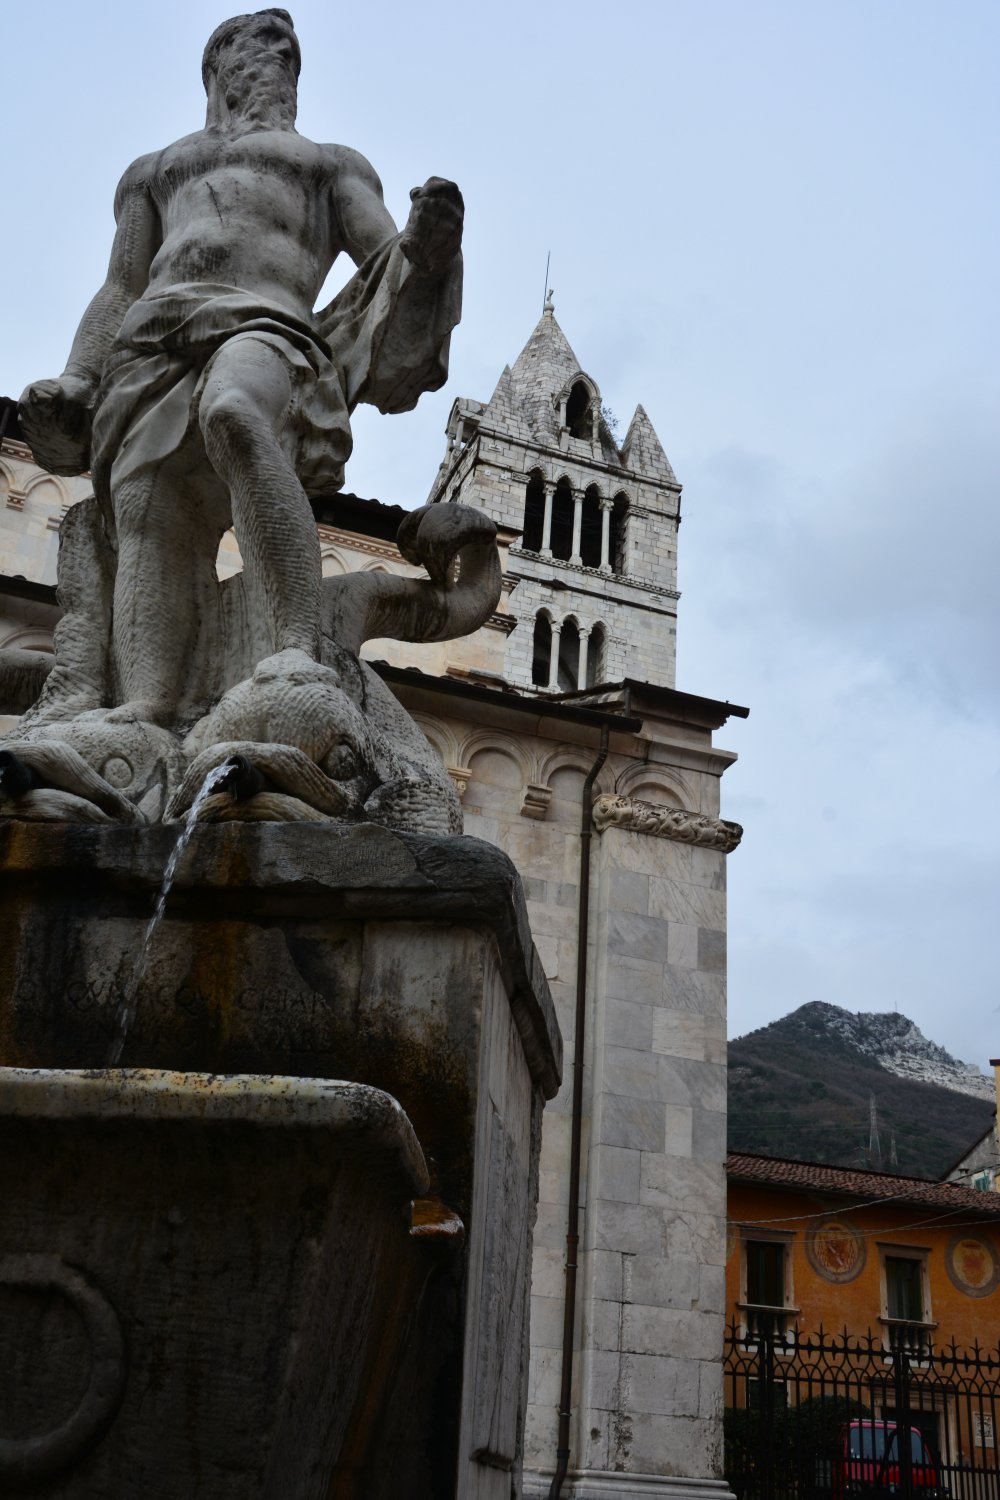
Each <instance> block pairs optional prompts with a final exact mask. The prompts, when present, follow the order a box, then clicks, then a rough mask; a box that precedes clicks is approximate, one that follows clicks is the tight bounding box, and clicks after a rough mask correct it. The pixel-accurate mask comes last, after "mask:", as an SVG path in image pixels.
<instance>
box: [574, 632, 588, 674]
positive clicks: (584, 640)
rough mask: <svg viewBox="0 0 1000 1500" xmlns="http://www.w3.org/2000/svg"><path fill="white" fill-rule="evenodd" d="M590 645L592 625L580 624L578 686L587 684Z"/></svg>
mask: <svg viewBox="0 0 1000 1500" xmlns="http://www.w3.org/2000/svg"><path fill="white" fill-rule="evenodd" d="M589 645H590V626H589V625H581V626H580V665H579V667H578V668H577V673H576V685H577V687H578V688H585V687H586V686H587V650H588V647H589Z"/></svg>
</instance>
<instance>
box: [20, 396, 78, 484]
mask: <svg viewBox="0 0 1000 1500" xmlns="http://www.w3.org/2000/svg"><path fill="white" fill-rule="evenodd" d="M96 386H97V382H96V381H95V380H89V379H86V378H85V377H83V376H80V375H60V377H59V379H58V380H36V381H34V382H33V384H31V385H29V386H28V388H27V390H26V391H25V392H24V394H23V396H22V397H21V399H20V401H19V402H18V416H19V419H20V423H21V431H22V432H23V433H24V435H25V437H26V438H27V440H28V443H29V445H30V447H31V449H32V451H33V453H34V455H35V457H36V459H37V460H38V461H39V463H40V464H41V465H42V466H43V468H46V469H48V470H49V472H50V473H51V474H81V473H83V472H84V471H85V470H86V469H87V468H88V467H89V463H90V412H91V406H92V404H93V400H94V392H95V389H96Z"/></svg>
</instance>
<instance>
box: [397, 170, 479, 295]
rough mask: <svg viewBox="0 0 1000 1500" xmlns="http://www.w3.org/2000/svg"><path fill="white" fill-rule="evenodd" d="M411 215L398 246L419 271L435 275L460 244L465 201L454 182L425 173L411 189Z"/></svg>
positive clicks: (449, 259) (452, 256) (441, 269)
mask: <svg viewBox="0 0 1000 1500" xmlns="http://www.w3.org/2000/svg"><path fill="white" fill-rule="evenodd" d="M410 203H411V205H412V206H411V208H410V216H409V218H408V219H407V221H406V228H405V229H404V230H403V233H402V236H401V238H400V248H401V250H402V252H403V254H404V255H405V256H406V258H407V260H408V261H409V262H410V264H411V265H412V266H414V267H415V268H416V269H417V270H418V271H423V272H424V273H425V274H427V275H434V274H436V273H437V272H439V271H443V270H445V268H446V267H447V266H448V265H449V264H450V263H451V262H452V261H453V260H454V258H455V256H456V255H457V254H458V252H459V249H460V248H461V244H462V221H463V219H464V217H465V204H464V202H463V201H462V195H461V193H460V192H459V190H458V188H457V187H456V186H455V184H454V183H453V182H447V181H446V180H445V178H443V177H428V179H427V181H426V182H425V183H424V185H423V187H417V188H414V189H413V191H412V192H411V193H410Z"/></svg>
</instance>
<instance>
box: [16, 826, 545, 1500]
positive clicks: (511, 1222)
mask: <svg viewBox="0 0 1000 1500" xmlns="http://www.w3.org/2000/svg"><path fill="white" fill-rule="evenodd" d="M171 839H172V831H171V830H164V829H155V828H154V829H139V830H137V829H123V828H114V827H111V828H108V827H72V826H68V825H57V824H50V825H28V824H7V825H6V826H0V1062H2V1063H3V1064H6V1068H5V1069H2V1070H0V1130H2V1131H3V1132H4V1137H3V1147H2V1151H0V1155H2V1158H3V1173H4V1188H3V1192H4V1197H5V1200H6V1201H8V1202H11V1201H15V1202H17V1203H18V1205H19V1211H18V1214H17V1215H14V1216H11V1215H6V1216H5V1218H4V1220H3V1222H2V1224H0V1294H2V1295H3V1296H4V1297H6V1298H13V1299H14V1301H15V1303H16V1305H17V1306H18V1307H20V1308H21V1312H20V1313H19V1314H18V1319H16V1320H15V1321H14V1322H13V1323H8V1324H7V1325H6V1326H8V1327H9V1328H10V1329H11V1330H12V1332H11V1334H10V1335H9V1337H10V1338H12V1339H13V1342H14V1344H18V1340H19V1339H20V1340H21V1345H20V1346H19V1347H20V1352H18V1349H12V1350H11V1351H10V1352H9V1354H8V1355H7V1356H5V1359H4V1364H3V1369H4V1370H5V1371H6V1370H8V1369H10V1368H12V1365H11V1360H12V1359H13V1360H15V1361H20V1364H18V1365H17V1368H18V1369H23V1368H25V1360H26V1358H27V1355H26V1353H25V1348H26V1347H27V1346H26V1345H24V1340H26V1339H28V1338H29V1337H35V1334H33V1333H32V1330H36V1331H37V1339H38V1342H37V1349H38V1351H39V1354H40V1357H41V1359H42V1363H43V1366H44V1367H45V1368H48V1367H49V1365H50V1364H51V1366H52V1368H53V1370H55V1371H57V1372H58V1371H59V1370H61V1369H62V1363H60V1361H62V1354H61V1353H60V1352H59V1351H61V1350H62V1349H63V1348H64V1346H65V1347H69V1346H68V1345H66V1339H67V1338H68V1337H69V1335H68V1334H66V1333H65V1330H64V1329H63V1324H62V1323H60V1321H59V1320H60V1319H62V1320H63V1323H64V1322H65V1320H66V1318H67V1317H70V1314H69V1313H68V1312H67V1307H68V1305H69V1304H73V1305H74V1306H75V1305H76V1304H75V1303H73V1297H72V1294H71V1292H67V1291H66V1290H65V1287H64V1288H63V1289H61V1290H60V1288H59V1286H58V1285H56V1284H55V1283H53V1284H51V1285H48V1284H47V1285H46V1286H39V1285H35V1286H31V1287H27V1288H25V1286H24V1284H23V1282H18V1281H17V1277H18V1275H20V1274H22V1272H23V1267H22V1268H21V1270H20V1271H19V1269H18V1262H19V1261H23V1260H24V1258H25V1257H28V1258H29V1260H30V1259H31V1258H32V1257H34V1260H33V1261H32V1264H33V1265H34V1266H35V1269H36V1270H38V1271H39V1272H40V1274H41V1273H43V1272H46V1267H48V1270H51V1271H53V1274H55V1273H56V1272H59V1274H60V1275H61V1274H63V1273H62V1272H60V1271H59V1266H60V1265H63V1266H68V1267H70V1268H71V1274H72V1276H79V1277H82V1278H83V1282H84V1283H85V1284H86V1286H87V1287H89V1288H91V1290H92V1292H93V1295H94V1297H95V1298H96V1299H98V1302H100V1301H101V1299H103V1303H104V1304H106V1306H107V1307H108V1308H110V1309H112V1310H113V1311H112V1313H111V1314H109V1315H108V1317H107V1318H106V1319H105V1321H106V1322H107V1324H108V1327H111V1325H112V1321H115V1320H116V1321H117V1325H118V1327H119V1329H120V1345H121V1353H120V1359H119V1365H120V1369H121V1370H122V1371H123V1372H124V1373H123V1374H120V1376H117V1377H115V1378H116V1379H120V1382H121V1390H120V1394H119V1396H118V1397H117V1398H116V1401H117V1404H116V1405H115V1404H114V1402H111V1404H110V1405H109V1409H108V1411H107V1412H105V1413H104V1415H103V1416H101V1418H100V1420H99V1421H97V1422H96V1425H95V1426H94V1430H93V1431H92V1432H91V1433H90V1434H89V1436H88V1437H87V1439H86V1443H85V1444H84V1446H83V1448H82V1449H81V1450H80V1451H79V1452H77V1453H75V1454H73V1453H69V1452H68V1451H66V1452H63V1451H62V1450H60V1451H58V1452H56V1454H55V1457H52V1455H51V1454H50V1455H49V1457H48V1458H46V1459H45V1463H47V1464H49V1465H50V1466H51V1465H53V1464H54V1465H55V1467H54V1468H50V1472H51V1476H52V1477H51V1478H50V1479H49V1480H48V1482H47V1484H46V1488H45V1491H44V1492H45V1493H46V1494H47V1495H52V1496H58V1497H60V1500H63V1497H66V1500H77V1497H79V1500H91V1497H95V1500H96V1496H98V1495H107V1494H111V1493H122V1494H124V1493H128V1492H130V1491H131V1489H132V1488H133V1486H134V1489H135V1492H136V1493H148V1494H151V1495H154V1496H157V1497H159V1496H163V1497H167V1496H171V1497H172V1496H175V1495H176V1496H178V1497H180V1496H184V1497H205V1500H209V1497H211V1500H216V1497H220V1500H221V1497H227V1496H229V1495H230V1494H232V1495H234V1496H235V1495H236V1494H239V1495H240V1496H241V1497H253V1496H257V1495H259V1496H261V1497H264V1496H266V1497H268V1500H271V1497H272V1496H273V1497H274V1500H277V1497H278V1496H281V1497H282V1500H285V1497H287V1500H300V1497H301V1500H335V1497H343V1500H346V1497H349V1496H350V1497H355V1496H361V1495H363V1496H365V1500H381V1497H386V1500H388V1497H389V1496H390V1495H391V1496H393V1497H396V1500H408V1497H412V1500H418V1497H420V1500H432V1497H433V1500H436V1497H441V1500H445V1497H452V1496H461V1497H463V1500H465V1497H468V1500H479V1497H489V1500H494V1497H495V1500H501V1497H502V1500H509V1496H510V1494H511V1490H512V1486H513V1488H514V1490H515V1492H518V1491H519V1481H518V1478H517V1475H518V1470H519V1464H520V1432H521V1424H522V1419H523V1406H524V1397H525V1380H526V1361H527V1297H528V1268H529V1265H530V1249H531V1227H532V1223H533V1219H534V1204H535V1191H536V1183H537V1153H538V1140H539V1134H540V1123H541V1110H542V1106H543V1103H544V1100H545V1098H546V1097H550V1096H551V1095H552V1093H554V1091H555V1089H556V1087H557V1086H558V1076H559V1054H560V1043H559V1036H558V1029H557V1027H556V1024H555V1019H554V1013H553V1010H552V1006H551V1000H550V997H549V994H548V989H547V986H546V984H545V980H544V977H543V976H542V974H541V971H540V968H539V965H538V961H537V957H536V955H535V953H534V949H533V947H532V945H531V941H530V936H529V934H528V928H527V921H526V916H525V912H524V906H523V900H522V898H521V894H520V885H519V882H518V879H517V876H516V874H515V872H514V871H513V868H512V867H511V866H510V864H509V862H508V861H507V860H506V859H505V858H504V856H503V855H501V854H500V853H499V852H498V851H497V850H496V849H494V848H493V847H492V846H490V845H486V844H481V843H479V842H478V841H476V840H473V839H461V838H458V839H454V838H453V839H435V838H429V837H423V836H419V835H404V834H397V833H390V832H387V831H386V830H384V829H380V828H376V827H373V826H370V825H364V826H361V827H356V828H353V829H347V828H344V829H330V828H328V827H327V828H316V827H313V826H303V825H274V824H263V825H239V824H229V825H223V826H217V825H212V826H206V827H204V828H199V829H198V830H197V832H196V834H195V836H194V838H193V840H192V843H191V846H190V848H189V850H188V853H187V854H186V856H185V859H184V861H183V863H182V865H181V868H180V870H179V871H178V875H177V880H176V883H175V886H174V889H173V892H172V894H171V898H170V901H169V903H168V907H167V913H166V917H165V919H164V922H163V924H162V925H161V927H160V928H159V929H158V930H157V933H156V935H155V937H154V944H155V947H154V951H153V952H152V954H151V955H150V963H149V967H148V970H147V980H146V983H145V986H144V989H143V991H142V992H141V993H140V995H139V998H138V1009H137V1013H136V1016H135V1020H134V1023H133V1025H132V1028H131V1031H130V1033H129V1036H128V1039H127V1041H126V1045H125V1051H124V1056H123V1063H124V1065H125V1067H124V1071H119V1070H113V1071H107V1070H103V1069H102V1064H103V1061H104V1058H105V1056H106V1053H107V1047H108V1044H109V1041H110V1038H111V1036H112V1034H113V1030H114V1018H115V1010H116V1007H117V1005H118V1002H119V1000H120V998H121V994H122V992H123V990H124V988H125V986H126V984H127V982H128V978H129V975H130V973H131V970H132V967H133V964H134V960H135V956H136V953H137V949H138V946H139V943H140V941H141V937H142V931H143V928H144V926H145V923H146V921H147V920H148V916H149V912H150V910H151V908H152V904H153V901H154V900H155V896H156V892H157V889H158V886H159V881H160V878H161V875H162V870H163V867H164V863H165V860H166V857H167V854H168V852H169V848H170V845H171ZM81 1069H90V1070H94V1071H93V1072H92V1073H91V1074H90V1075H86V1074H81V1073H80V1072H79V1071H78V1070H81ZM19 1070H44V1071H43V1072H28V1073H27V1074H25V1073H23V1072H21V1071H19ZM149 1070H153V1071H149ZM163 1070H171V1076H170V1077H166V1075H165V1073H164V1071H163ZM275 1074H278V1075H283V1076H281V1077H280V1078H273V1077H271V1076H266V1077H253V1076H251V1077H244V1078H243V1079H242V1080H241V1079H236V1078H234V1077H233V1075H275ZM198 1075H209V1076H208V1077H203V1076H198ZM330 1079H336V1080H346V1081H347V1085H345V1084H343V1083H340V1084H330V1083H328V1082H310V1081H309V1080H330ZM358 1085H365V1086H367V1087H364V1088H361V1089H360V1090H358V1089H357V1086H358ZM350 1086H354V1089H353V1091H352V1088H351V1087H350ZM331 1090H332V1091H333V1092H332V1093H331V1092H330V1091H331ZM338 1090H339V1091H340V1092H338ZM374 1090H379V1091H381V1092H380V1093H378V1094H375V1093H374V1092H373V1091H374ZM385 1095H388V1096H389V1098H388V1099H386V1098H385ZM165 1099H171V1100H175V1101H183V1108H182V1107H181V1105H180V1104H177V1103H172V1104H170V1106H169V1108H167V1106H165V1105H164V1102H163V1101H164V1100H165ZM278 1099H280V1100H281V1101H283V1102H282V1104H281V1105H280V1108H279V1106H278V1105H277V1104H276V1103H275V1101H276V1100H278ZM334 1099H336V1100H337V1101H338V1109H340V1111H341V1115H339V1116H338V1117H337V1122H334V1121H333V1120H332V1117H331V1118H327V1116H326V1115H324V1114H323V1107H327V1106H329V1105H330V1101H332V1100H334ZM373 1099H374V1100H376V1101H378V1107H377V1109H376V1107H375V1105H373V1104H372V1103H371V1100H373ZM317 1100H323V1101H326V1105H325V1106H323V1107H321V1105H320V1104H319V1103H317V1102H316V1101H317ZM26 1101H27V1103H26ZM366 1101H368V1102H366ZM394 1101H398V1103H396V1102H394ZM372 1109H374V1110H375V1115H374V1116H372V1119H375V1117H376V1116H377V1121H376V1125H373V1126H372V1130H371V1131H369V1133H368V1134H365V1131H364V1130H363V1129H362V1124H363V1121H362V1120H361V1116H364V1119H366V1120H367V1119H368V1118H369V1114H370V1111H371V1110H372ZM185 1110H187V1111H188V1113H187V1114H185ZM234 1110H235V1113H232V1111H234ZM275 1110H277V1112H278V1115H280V1114H281V1111H282V1110H284V1111H285V1112H286V1114H287V1116H288V1118H287V1119H278V1118H277V1117H276V1115H275ZM379 1110H381V1111H382V1114H381V1115H380V1114H379V1113H378V1111H379ZM359 1111H360V1115H359ZM365 1111H368V1112H369V1114H366V1113H365ZM389 1118H391V1119H392V1120H393V1121H395V1128H396V1133H395V1134H393V1133H392V1132H391V1131H389V1132H388V1133H387V1130H388V1127H387V1125H386V1123H385V1122H386V1121H387V1120H388V1119H389ZM378 1121H381V1123H377V1122H378ZM359 1122H360V1123H359ZM411 1122H412V1129H411ZM335 1124H336V1128H334V1126H335ZM372 1131H373V1132H374V1134H373V1133H372ZM414 1133H415V1139H414ZM417 1142H419V1146H418V1145H417ZM421 1151H422V1156H421ZM424 1162H425V1163H426V1179H423V1180H422V1175H421V1174H422V1172H423V1171H424V1169H425V1168H424ZM414 1198H415V1199H416V1200H417V1201H416V1203H415V1205H414V1208H413V1212H412V1214H411V1213H410V1211H409V1206H410V1200H411V1199H414ZM43 1263H44V1264H43ZM64 1280H65V1276H64ZM73 1285H74V1286H75V1285H76V1283H73ZM78 1290H79V1288H78ZM80 1295H81V1296H82V1295H83V1294H82V1293H81V1294H80ZM67 1298H68V1299H69V1302H67ZM96 1305H97V1303H95V1306H96ZM25 1306H27V1307H28V1309H29V1310H28V1311H25ZM31 1309H33V1311H31ZM72 1316H75V1317H77V1321H79V1315H78V1314H76V1313H74V1314H73V1315H72ZM32 1318H37V1319H38V1320H39V1321H38V1322H37V1324H35V1323H32V1322H31V1319H32ZM71 1321H72V1319H71ZM73 1326H74V1327H76V1325H75V1324H74V1325H73ZM53 1330H54V1331H53ZM60 1330H62V1331H60ZM74 1337H76V1338H77V1342H78V1343H79V1341H80V1339H81V1338H82V1337H83V1335H81V1334H79V1330H77V1333H76V1334H74ZM52 1341H54V1342H52ZM50 1343H51V1344H52V1353H51V1359H50V1355H49V1347H50ZM74 1347H75V1346H74ZM92 1347H93V1346H92ZM73 1358H77V1359H78V1366H73V1362H72V1358H71V1357H70V1356H69V1355H67V1356H66V1361H68V1364H67V1366H66V1369H67V1371H69V1370H70V1369H71V1368H78V1367H79V1368H82V1365H80V1364H79V1361H80V1360H83V1356H82V1355H79V1352H78V1355H77V1356H73ZM66 1361H62V1362H63V1363H66ZM85 1364H86V1361H85V1360H83V1365H85ZM92 1365H93V1361H92ZM93 1367H95V1368H96V1366H93ZM102 1368H103V1367H102ZM107 1370H108V1372H109V1373H108V1380H110V1381H111V1383H112V1384H113V1383H114V1381H113V1380H112V1377H111V1373H110V1372H111V1365H110V1364H108V1365H107ZM258 1377H259V1381H258ZM38 1378H39V1379H42V1378H43V1377H42V1376H39V1377H38ZM53 1378H54V1379H55V1376H53ZM82 1378H84V1377H81V1379H82ZM58 1379H59V1380H60V1381H62V1382H63V1383H62V1384H61V1385H57V1387H54V1388H53V1391H50V1392H49V1394H48V1396H47V1397H46V1399H47V1400H48V1401H49V1408H48V1409H47V1410H48V1415H47V1416H46V1418H45V1419H44V1420H45V1421H46V1422H48V1424H49V1426H48V1428H47V1429H46V1431H43V1432H39V1431H38V1430H37V1423H38V1422H42V1421H43V1419H42V1418H41V1416H39V1415H38V1412H37V1411H36V1413H35V1415H34V1416H33V1417H30V1418H29V1415H28V1414H26V1413H25V1412H24V1411H23V1410H22V1408H21V1407H19V1406H18V1405H17V1402H16V1401H15V1402H14V1403H13V1404H11V1403H9V1402H7V1401H4V1402H2V1403H0V1465H2V1464H3V1463H5V1462H6V1463H7V1464H8V1466H9V1467H8V1472H9V1473H10V1474H11V1475H13V1474H14V1473H15V1472H16V1466H17V1464H18V1463H23V1456H24V1451H25V1450H24V1449H23V1444H24V1442H25V1441H26V1440H27V1439H30V1438H31V1437H32V1436H34V1437H41V1438H43V1439H44V1438H45V1437H46V1435H48V1437H51V1435H52V1432H53V1431H58V1429H59V1427H60V1423H61V1422H63V1421H64V1420H68V1419H70V1418H71V1417H72V1414H73V1410H74V1409H75V1408H74V1405H73V1402H74V1400H75V1399H77V1398H78V1397H79V1396H80V1392H79V1391H78V1390H76V1389H75V1388H74V1387H73V1379H72V1377H71V1374H70V1373H66V1372H63V1373H62V1374H59V1376H58ZM255 1381H258V1383H257V1384H254V1382H255ZM247 1382H249V1384H246V1383H247ZM251 1388H252V1392H251V1395H249V1396H248V1395H246V1392H247V1391H251ZM46 1389H48V1388H47V1387H46ZM216 1396H217V1397H218V1401H219V1402H225V1401H227V1400H230V1399H231V1403H232V1404H231V1406H230V1407H228V1408H227V1411H228V1412H229V1413H230V1414H229V1415H220V1414H219V1413H220V1412H221V1411H222V1407H221V1406H219V1407H218V1408H217V1407H216V1405H215V1404H213V1403H215V1399H216ZM108 1399H109V1402H110V1397H109V1398H108ZM60 1403H61V1404H60ZM112 1406H113V1407H114V1409H113V1410H112V1409H111V1407H112ZM236 1413H239V1415H238V1416H237V1415H235V1414H236ZM30 1421H34V1422H36V1429H30V1430H29V1428H30ZM213 1422H214V1423H215V1426H212V1423H213ZM18 1423H20V1424H21V1425H20V1426H18ZM26 1423H27V1424H28V1425H27V1426H26V1425H25V1424H26ZM43 1425H44V1422H43ZM11 1443H14V1444H15V1445H17V1444H21V1445H22V1447H21V1448H20V1449H18V1450H17V1451H15V1449H12V1448H10V1444H11ZM5 1444H6V1445H7V1446H6V1447H5V1446H4V1445H5ZM158 1444H159V1447H157V1445H158ZM56 1446H57V1448H58V1444H57V1445H56ZM50 1447H51V1444H50ZM154 1452H155V1453H157V1454H158V1455H159V1456H157V1457H155V1458H154V1457H153V1456H152V1455H153V1454H154ZM5 1453H6V1455H7V1456H6V1458H5V1457H4V1454H5ZM140 1457H141V1459H142V1462H144V1463H146V1464H147V1465H148V1470H149V1473H150V1474H152V1473H153V1472H154V1471H155V1472H157V1473H160V1474H161V1475H162V1478H161V1479H160V1480H159V1481H157V1482H158V1483H159V1488H156V1486H155V1485H154V1484H153V1482H152V1480H150V1482H149V1483H147V1482H146V1480H145V1478H143V1479H142V1481H141V1482H140V1481H139V1479H138V1477H137V1475H138V1473H139V1471H138V1470H137V1469H136V1468H135V1465H136V1464H138V1463H139V1461H140ZM116 1465H117V1466H119V1467H115V1466H116ZM122 1466H124V1467H122ZM130 1466H131V1467H130ZM3 1472H4V1471H3V1469H2V1467H0V1474H2V1473H3ZM142 1473H143V1475H145V1473H146V1470H143V1471H142ZM97 1475H99V1476H101V1477H100V1478H99V1479H98V1478H95V1476H97ZM116 1475H121V1476H123V1477H122V1478H121V1479H120V1480H119V1479H117V1478H115V1477H114V1476H116ZM126 1476H131V1477H126ZM233 1476H236V1478H234V1477H233ZM12 1482H13V1481H11V1480H8V1485H9V1484H10V1483H12ZM17 1482H18V1483H20V1482H21V1481H17ZM24 1482H25V1483H28V1482H30V1483H37V1480H36V1479H31V1476H30V1475H28V1476H26V1478H25V1481H24ZM8 1485H4V1486H3V1492H4V1493H5V1494H7V1493H10V1494H12V1495H14V1494H18V1493H19V1491H18V1489H17V1488H8ZM102 1486H103V1487H102ZM227 1486H228V1487H227ZM28 1492H29V1491H28V1490H27V1489H26V1490H25V1494H27V1493H28ZM31 1493H34V1491H31Z"/></svg>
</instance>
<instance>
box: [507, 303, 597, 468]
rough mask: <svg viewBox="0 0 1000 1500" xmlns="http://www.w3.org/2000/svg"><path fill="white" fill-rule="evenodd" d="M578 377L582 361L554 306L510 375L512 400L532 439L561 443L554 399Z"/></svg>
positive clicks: (545, 313) (548, 311)
mask: <svg viewBox="0 0 1000 1500" xmlns="http://www.w3.org/2000/svg"><path fill="white" fill-rule="evenodd" d="M579 374H582V371H581V369H580V361H579V360H578V359H577V357H576V355H575V354H574V353H573V350H572V349H571V348H570V345H569V340H568V339H567V337H566V335H565V334H564V333H563V331H562V329H561V328H560V327H559V324H558V323H557V322H556V315H555V313H554V312H553V311H552V308H551V306H547V307H546V308H545V311H544V312H543V313H542V316H541V317H540V318H539V320H538V322H537V324H536V325H535V330H534V332H533V333H532V335H531V337H530V338H529V340H528V342H527V343H526V344H525V346H524V348H523V349H522V350H521V352H520V354H519V355H518V356H517V359H516V360H515V361H514V364H513V367H512V369H511V372H510V393H511V398H512V400H513V401H514V403H515V405H516V406H517V407H518V408H519V409H520V411H521V413H522V415H523V417H524V419H525V420H526V422H527V424H528V427H529V429H530V431H531V434H532V436H533V437H536V438H544V439H546V440H547V441H549V442H553V443H554V442H558V440H559V413H558V411H557V410H556V407H555V404H554V398H555V397H556V396H558V395H559V394H560V392H561V391H563V390H564V389H565V387H566V386H567V385H568V384H569V382H570V381H571V380H572V378H573V376H574V375H579Z"/></svg>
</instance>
